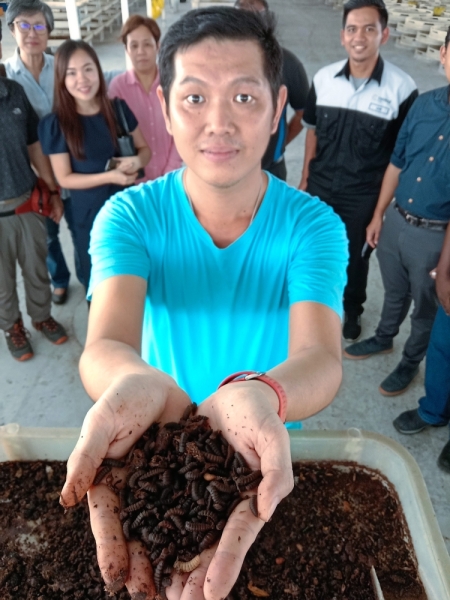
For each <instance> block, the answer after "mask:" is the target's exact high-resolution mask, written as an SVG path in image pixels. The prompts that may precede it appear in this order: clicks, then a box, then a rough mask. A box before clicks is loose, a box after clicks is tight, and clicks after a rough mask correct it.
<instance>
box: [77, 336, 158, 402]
mask: <svg viewBox="0 0 450 600" xmlns="http://www.w3.org/2000/svg"><path fill="white" fill-rule="evenodd" d="M127 375H151V376H152V377H153V376H155V377H158V378H161V379H164V378H167V379H168V380H170V378H169V377H168V376H167V375H165V374H164V373H162V372H160V371H158V370H157V369H155V368H153V367H151V366H150V365H148V364H147V363H146V362H145V361H143V360H142V358H141V357H140V356H139V354H138V353H137V352H136V351H135V350H134V349H133V348H132V347H131V346H129V345H128V344H124V343H123V342H118V341H116V340H108V339H102V340H98V341H96V342H94V343H93V344H90V345H89V346H87V347H86V348H85V350H84V352H83V354H82V355H81V358H80V376H81V381H82V383H83V385H84V387H85V389H86V391H87V393H88V394H89V396H90V397H91V398H92V400H93V401H94V402H96V401H97V400H98V399H99V398H100V396H101V395H102V394H103V392H104V391H105V390H106V389H107V388H108V387H109V386H110V385H111V383H112V382H113V381H114V380H120V379H121V378H123V377H126V376H127Z"/></svg>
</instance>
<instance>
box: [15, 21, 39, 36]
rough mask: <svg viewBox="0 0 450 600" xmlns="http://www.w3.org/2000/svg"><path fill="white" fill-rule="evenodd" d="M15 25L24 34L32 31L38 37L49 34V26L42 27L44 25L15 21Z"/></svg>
mask: <svg viewBox="0 0 450 600" xmlns="http://www.w3.org/2000/svg"><path fill="white" fill-rule="evenodd" d="M14 23H15V24H16V25H17V27H18V28H19V29H20V31H21V32H22V33H30V31H31V30H32V29H33V30H34V32H35V33H37V34H38V35H44V33H47V25H42V23H36V24H35V25H31V23H27V22H26V21H14Z"/></svg>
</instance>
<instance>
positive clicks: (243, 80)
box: [179, 75, 261, 85]
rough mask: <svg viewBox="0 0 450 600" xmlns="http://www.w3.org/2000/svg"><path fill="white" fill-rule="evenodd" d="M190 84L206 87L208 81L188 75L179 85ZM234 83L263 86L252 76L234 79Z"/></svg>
mask: <svg viewBox="0 0 450 600" xmlns="http://www.w3.org/2000/svg"><path fill="white" fill-rule="evenodd" d="M188 83H197V84H200V85H205V84H206V81H203V79H199V78H198V77H193V76H192V75H188V76H187V77H185V78H184V79H182V80H181V81H180V84H179V85H186V84H188ZM232 83H233V84H236V83H250V84H253V85H261V80H260V79H258V77H252V76H251V75H243V76H242V77H237V78H236V79H233V81H232Z"/></svg>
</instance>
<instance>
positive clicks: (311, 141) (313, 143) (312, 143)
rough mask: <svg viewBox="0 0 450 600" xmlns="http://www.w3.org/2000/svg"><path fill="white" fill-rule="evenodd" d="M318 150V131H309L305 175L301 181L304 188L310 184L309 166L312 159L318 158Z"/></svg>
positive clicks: (306, 142)
mask: <svg viewBox="0 0 450 600" xmlns="http://www.w3.org/2000/svg"><path fill="white" fill-rule="evenodd" d="M316 150H317V136H316V131H315V129H308V131H307V132H306V139H305V158H304V160H303V173H302V180H301V184H303V185H304V186H305V185H306V184H307V182H308V177H309V164H310V162H311V161H312V159H313V158H314V157H315V156H316Z"/></svg>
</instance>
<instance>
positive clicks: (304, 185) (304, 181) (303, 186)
mask: <svg viewBox="0 0 450 600" xmlns="http://www.w3.org/2000/svg"><path fill="white" fill-rule="evenodd" d="M307 187H308V180H307V179H302V180H301V181H300V183H299V184H298V189H299V190H301V191H302V192H306V188H307Z"/></svg>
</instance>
